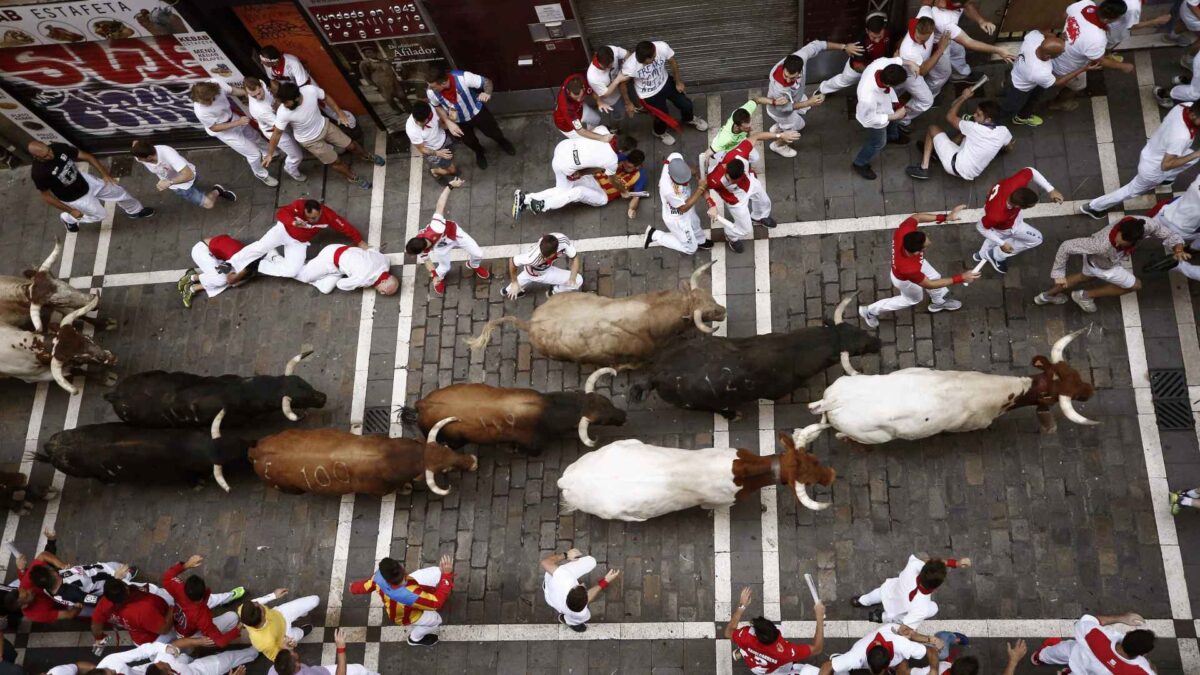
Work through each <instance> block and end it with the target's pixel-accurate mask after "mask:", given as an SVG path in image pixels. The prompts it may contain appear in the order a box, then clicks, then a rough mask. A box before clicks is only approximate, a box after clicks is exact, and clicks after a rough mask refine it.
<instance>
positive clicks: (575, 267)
mask: <svg viewBox="0 0 1200 675" xmlns="http://www.w3.org/2000/svg"><path fill="white" fill-rule="evenodd" d="M563 256H566V258H567V260H569V261H570V263H569V264H570V269H563V268H561V267H555V266H554V262H555V261H556V260H558V259H559V258H561V257H563ZM582 267H583V258H581V257H580V256H579V254H578V253H577V252H576V251H575V244H573V243H571V240H570V239H568V238H567V235H565V234H562V233H560V232H551V233H550V234H546V235H542V238H541V239H539V240H538V242H537V243H536V244H534V245H532V246H530V247H529V248H527V249H525V250H524V251H522V252H521V253H518V254H517V255H515V256H513V258H512V259H511V260H509V261H508V278H509V279H512V282H511V283H509V285H508V286H507V287H506V288H505V289H504V296H505V297H506V298H508V299H509V300H515V299H517V298H519V297H521V296H522V295H525V287H526V286H528V285H530V284H543V285H545V286H550V287H551V288H550V290H549V291H547V292H546V295H548V296H549V295H554V294H555V293H568V292H570V291H577V290H579V289H580V288H581V287H582V286H583V274H581V273H580V270H581V269H582ZM518 269H519V270H520V271H518Z"/></svg>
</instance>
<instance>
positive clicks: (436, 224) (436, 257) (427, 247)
mask: <svg viewBox="0 0 1200 675" xmlns="http://www.w3.org/2000/svg"><path fill="white" fill-rule="evenodd" d="M462 184H463V182H462V181H461V180H457V181H454V182H452V183H450V184H449V185H447V186H446V189H444V190H442V194H441V196H439V197H438V201H437V205H436V206H434V207H433V217H432V218H431V219H430V220H429V225H427V226H425V229H423V230H421V231H420V232H418V233H417V236H415V237H413V238H412V239H409V240H408V242H407V243H406V244H405V245H404V250H405V251H407V252H408V253H409V254H410V255H415V256H417V262H419V263H422V264H424V265H425V269H427V270H429V275H430V277H431V278H430V283H432V284H433V292H434V294H435V295H437V296H439V297H440V296H442V295H445V294H446V274H448V273H449V272H450V252H451V251H453V250H454V249H456V248H461V249H462V250H463V251H465V252H466V254H467V255H468V256H470V257H469V259H468V260H467V268H469V269H471V270H472V271H474V273H475V276H476V277H478V278H480V279H484V280H488V279H491V278H492V273H491V272H490V271H489V270H488V268H487V267H485V266H484V265H483V249H481V248H479V244H477V243H475V240H474V239H472V238H471V235H469V234H467V232H466V230H464V229H463V228H462V226H461V225H459V224H458V223H456V222H454V221H453V220H446V205H447V204H448V203H449V201H450V191H451V190H453V189H455V188H457V187H459V186H461V185H462ZM435 263H436V265H435Z"/></svg>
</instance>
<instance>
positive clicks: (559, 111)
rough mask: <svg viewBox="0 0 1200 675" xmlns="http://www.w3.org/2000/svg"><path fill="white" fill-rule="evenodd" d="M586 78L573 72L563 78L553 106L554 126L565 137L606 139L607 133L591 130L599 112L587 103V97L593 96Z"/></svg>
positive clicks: (596, 122)
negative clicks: (556, 100)
mask: <svg viewBox="0 0 1200 675" xmlns="http://www.w3.org/2000/svg"><path fill="white" fill-rule="evenodd" d="M595 96H596V92H595V91H593V90H592V87H591V85H589V84H588V83H587V79H586V78H585V77H584V76H583V75H581V74H579V73H574V74H572V75H569V76H567V79H565V80H563V83H562V86H561V87H559V88H558V102H557V104H555V106H554V115H553V119H554V126H555V127H557V128H558V130H559V131H561V132H562V135H563V136H566V137H567V138H590V139H592V140H594V141H608V139H609V138H610V137H611V136H610V135H609V134H598V133H596V132H595V131H592V128H593V127H596V126H599V124H600V113H599V111H597V110H596V109H595V108H593V107H592V106H590V105H588V103H587V100H588V99H589V98H593V99H594V98H595Z"/></svg>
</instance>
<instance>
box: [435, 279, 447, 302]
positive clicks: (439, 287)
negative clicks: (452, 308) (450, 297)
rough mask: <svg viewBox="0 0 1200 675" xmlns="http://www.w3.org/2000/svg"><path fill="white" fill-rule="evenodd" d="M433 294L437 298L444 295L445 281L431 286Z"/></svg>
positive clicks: (441, 280)
mask: <svg viewBox="0 0 1200 675" xmlns="http://www.w3.org/2000/svg"><path fill="white" fill-rule="evenodd" d="M433 294H434V295H436V296H438V297H439V298H440V297H442V296H443V295H445V294H446V280H445V279H440V280H438V282H437V283H436V284H434V285H433Z"/></svg>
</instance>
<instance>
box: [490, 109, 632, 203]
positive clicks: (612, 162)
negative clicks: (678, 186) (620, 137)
mask: <svg viewBox="0 0 1200 675" xmlns="http://www.w3.org/2000/svg"><path fill="white" fill-rule="evenodd" d="M595 132H596V133H598V134H602V135H607V134H608V129H606V128H604V127H602V126H601V127H596V128H595ZM618 162H619V160H618V158H617V152H616V151H615V150H613V148H612V145H611V144H610V143H606V142H604V141H594V140H592V139H590V138H568V139H565V140H562V141H559V143H558V145H556V146H555V147H554V160H553V161H552V162H551V164H550V167H551V168H552V169H553V170H554V187H552V188H547V189H545V190H542V191H541V192H532V193H527V192H524V191H522V190H520V189H517V190H516V191H515V192H514V193H513V203H512V217H513V218H514V219H518V218H520V217H521V214H522V213H524V212H525V210H526V209H528V210H529V211H530V212H532V213H535V214H536V213H545V212H546V211H553V210H555V209H561V208H562V207H564V206H566V205H567V204H574V203H575V202H583V203H584V204H587V205H589V206H604V205H605V204H607V203H608V193H607V192H605V191H604V188H603V187H601V186H600V183H599V182H598V181H597V180H596V178H595V174H603V175H605V176H607V177H608V180H610V181H612V182H613V184H614V185H616V186H617V189H619V190H620V191H621V192H625V191H626V189H627V186H626V185H625V183H624V182H623V181H622V180H621V178H620V177H619V176H617V175H616V174H617V164H618Z"/></svg>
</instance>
